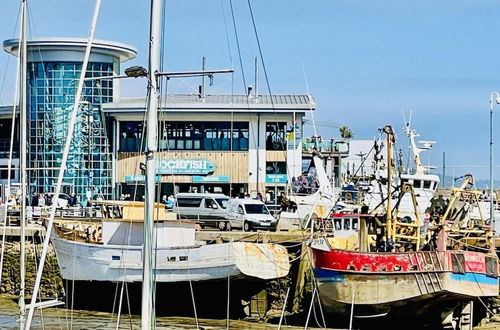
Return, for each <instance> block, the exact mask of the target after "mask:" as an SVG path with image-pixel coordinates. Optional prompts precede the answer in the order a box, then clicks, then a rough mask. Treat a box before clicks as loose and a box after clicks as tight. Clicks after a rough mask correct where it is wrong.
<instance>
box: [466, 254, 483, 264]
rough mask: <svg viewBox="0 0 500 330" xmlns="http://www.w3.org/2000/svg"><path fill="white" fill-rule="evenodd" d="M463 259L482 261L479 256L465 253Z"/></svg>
mask: <svg viewBox="0 0 500 330" xmlns="http://www.w3.org/2000/svg"><path fill="white" fill-rule="evenodd" d="M465 261H472V262H484V260H483V259H482V258H481V257H480V256H474V255H470V254H466V255H465Z"/></svg>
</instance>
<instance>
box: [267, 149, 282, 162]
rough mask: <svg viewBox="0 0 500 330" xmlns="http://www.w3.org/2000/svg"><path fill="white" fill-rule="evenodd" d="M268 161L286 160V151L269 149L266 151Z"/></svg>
mask: <svg viewBox="0 0 500 330" xmlns="http://www.w3.org/2000/svg"><path fill="white" fill-rule="evenodd" d="M266 161H268V162H286V151H283V150H279V151H278V150H268V151H266Z"/></svg>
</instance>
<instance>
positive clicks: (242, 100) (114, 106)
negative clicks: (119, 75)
mask: <svg viewBox="0 0 500 330" xmlns="http://www.w3.org/2000/svg"><path fill="white" fill-rule="evenodd" d="M162 100H163V98H162ZM145 108H146V99H145V97H135V98H121V99H120V101H119V102H113V103H106V104H104V105H103V111H104V112H142V111H145ZM163 108H166V109H167V110H173V111H186V112H192V111H200V112H218V111H230V110H231V111H236V112H238V111H239V112H248V111H253V112H260V111H265V112H268V111H276V112H292V111H297V112H306V111H312V110H315V108H316V103H315V101H314V98H313V97H312V96H311V95H272V97H271V96H269V95H259V96H253V95H251V96H246V95H206V96H204V97H200V95H199V94H171V95H168V96H167V98H166V107H165V106H164V107H163Z"/></svg>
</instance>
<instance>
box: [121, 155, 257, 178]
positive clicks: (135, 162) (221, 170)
mask: <svg viewBox="0 0 500 330" xmlns="http://www.w3.org/2000/svg"><path fill="white" fill-rule="evenodd" d="M165 158H171V159H193V158H203V159H207V160H211V161H213V162H215V164H216V167H215V171H214V172H213V173H209V174H208V175H210V176H212V175H213V176H229V179H230V180H231V182H234V183H246V182H248V153H247V152H238V151H233V152H224V151H222V152H221V151H172V152H158V153H157V154H156V159H165ZM141 162H142V163H145V162H146V160H145V157H144V155H141V154H140V153H138V152H120V153H118V166H117V180H118V182H125V176H126V175H140V174H141V171H140V169H139V164H140V163H141ZM161 182H178V183H187V182H192V175H171V174H165V175H162V176H161Z"/></svg>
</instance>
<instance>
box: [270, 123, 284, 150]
mask: <svg viewBox="0 0 500 330" xmlns="http://www.w3.org/2000/svg"><path fill="white" fill-rule="evenodd" d="M285 128H286V123H285V122H274V123H272V122H269V123H266V150H286V134H285Z"/></svg>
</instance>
